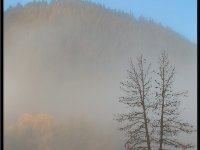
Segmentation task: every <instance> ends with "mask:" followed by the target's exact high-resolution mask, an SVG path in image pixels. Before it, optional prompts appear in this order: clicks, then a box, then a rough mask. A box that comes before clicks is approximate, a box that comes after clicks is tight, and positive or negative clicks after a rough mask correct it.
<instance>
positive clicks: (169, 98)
mask: <svg viewBox="0 0 200 150" xmlns="http://www.w3.org/2000/svg"><path fill="white" fill-rule="evenodd" d="M155 73H156V74H157V76H158V78H157V79H156V80H155V82H156V89H157V90H156V97H155V98H156V102H155V105H154V108H155V112H156V114H157V115H158V119H155V120H154V122H153V128H154V131H155V133H156V134H155V139H154V140H155V141H157V143H158V144H159V149H160V150H163V144H165V145H168V146H172V147H175V148H182V149H187V148H192V147H193V145H192V144H185V143H181V142H180V141H179V140H177V136H178V135H179V133H181V132H185V133H192V132H193V131H194V130H193V126H192V125H190V124H189V123H184V122H182V120H180V119H179V115H180V111H179V109H178V108H179V107H178V106H179V105H180V103H181V99H180V98H181V97H182V96H183V97H184V96H187V95H186V94H187V91H183V92H174V89H173V88H172V86H173V83H174V77H175V68H174V67H172V66H171V65H170V62H169V60H168V56H167V54H166V53H165V52H163V53H162V55H161V57H160V59H159V70H158V72H155ZM156 136H157V137H156ZM175 137H176V138H175Z"/></svg>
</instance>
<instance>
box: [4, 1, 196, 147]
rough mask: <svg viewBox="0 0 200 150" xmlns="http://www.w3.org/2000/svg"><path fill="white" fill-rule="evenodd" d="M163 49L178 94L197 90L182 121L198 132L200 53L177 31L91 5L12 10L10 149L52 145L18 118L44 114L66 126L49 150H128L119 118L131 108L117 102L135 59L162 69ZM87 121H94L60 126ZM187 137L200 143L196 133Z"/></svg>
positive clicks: (7, 96) (7, 35) (7, 64)
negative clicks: (140, 57) (173, 70)
mask: <svg viewBox="0 0 200 150" xmlns="http://www.w3.org/2000/svg"><path fill="white" fill-rule="evenodd" d="M163 49H166V50H167V53H168V55H169V58H170V62H171V63H172V64H174V65H175V66H176V70H177V74H176V83H177V84H176V85H177V89H180V90H181V91H182V90H184V89H187V90H189V95H188V98H187V99H188V100H187V101H184V102H183V107H186V109H185V111H183V114H182V115H181V117H182V120H183V122H184V121H187V120H188V121H189V122H191V123H192V124H193V125H194V126H196V111H197V109H196V99H197V97H196V95H197V91H196V87H195V85H196V83H197V80H196V74H197V71H196V66H197V63H196V62H197V58H196V53H197V47H196V45H195V44H194V43H191V42H190V41H188V40H187V39H185V38H184V37H182V36H181V35H179V34H177V33H176V32H174V31H173V30H171V29H170V28H167V27H164V26H162V25H161V24H160V23H156V22H154V21H153V20H148V19H147V18H145V17H140V18H135V17H134V16H132V15H131V14H127V13H124V12H120V11H118V10H111V9H107V8H105V7H104V6H102V5H96V4H93V3H90V2H85V1H84V2H83V1H74V0H68V1H65V2H64V1H63V2H62V3H61V2H56V1H54V2H52V3H50V4H48V3H45V2H30V3H28V4H26V5H25V6H22V5H20V4H19V5H18V6H17V7H13V8H10V9H8V10H6V11H5V14H4V110H5V112H4V115H5V116H4V118H5V120H4V121H5V128H9V127H10V126H13V129H12V131H9V129H8V130H7V129H5V136H6V138H5V143H7V144H6V146H7V150H13V149H14V150H16V146H17V147H19V149H26V150H27V149H30V150H31V148H34V149H35V147H37V148H38V149H39V145H41V144H39V143H40V142H39V141H40V140H41V141H43V142H44V141H45V140H43V137H41V139H40V138H39V137H38V136H37V134H36V133H38V132H39V131H40V129H38V128H37V129H36V130H38V131H36V130H35V129H32V127H31V126H30V124H29V125H28V128H23V129H22V130H21V129H20V130H19V128H18V127H16V124H17V123H16V122H15V120H16V119H17V118H18V117H19V116H21V114H24V113H32V114H40V113H41V112H44V113H45V114H51V115H52V116H54V118H55V119H56V120H58V121H55V122H56V125H55V126H53V128H52V130H53V132H50V133H53V134H52V139H51V140H49V142H50V143H51V144H49V145H51V146H52V147H48V148H49V149H56V150H62V149H63V150H64V149H65V148H66V147H69V148H71V149H75V150H77V149H81V150H82V149H83V148H84V149H87V150H90V149H92V150H94V149H95V150H97V149H99V150H102V149H104V150H111V149H113V150H122V149H124V147H123V144H124V143H125V141H124V139H125V138H126V136H124V135H123V134H122V133H121V132H119V131H117V128H118V124H117V123H116V121H115V120H113V114H116V113H120V112H123V111H125V110H126V109H125V108H124V107H123V106H122V105H121V104H118V103H117V102H116V98H117V97H120V95H121V94H120V92H122V91H121V90H120V88H119V81H122V80H123V79H124V78H125V76H124V74H125V73H124V72H125V70H126V66H127V63H128V59H129V57H135V56H138V55H139V54H144V56H148V59H147V60H151V63H152V64H157V59H155V58H157V57H158V55H159V54H160V53H161V52H162V50H163ZM152 68H156V66H152ZM186 70H187V71H186ZM183 74H184V76H183ZM153 76H154V75H153ZM152 81H154V80H152ZM183 81H184V82H183ZM150 97H151V96H150ZM150 97H149V98H150ZM146 100H147V99H146ZM146 104H147V103H146ZM81 115H83V116H87V117H86V118H83V121H80V122H79V120H80V119H77V120H76V121H74V124H73V123H72V124H71V125H69V124H70V123H71V122H73V121H67V123H66V124H65V123H64V125H63V124H61V125H60V124H59V122H62V121H63V120H65V119H68V118H76V116H81ZM35 117H36V116H35ZM35 117H33V118H35ZM148 117H150V116H148ZM36 118H37V117H36ZM42 118H43V117H42ZM81 118H82V117H81ZM157 119H160V118H159V117H158V118H157ZM34 120H35V119H34ZM36 120H37V119H36ZM39 120H40V119H39ZM39 120H38V121H39ZM147 120H148V119H147ZM39 122H40V121H39ZM91 122H94V123H91ZM57 123H58V124H57ZM68 123H69V124H68ZM42 124H43V123H42ZM44 124H45V123H44ZM83 124H85V126H83ZM147 124H148V125H150V122H148V121H147ZM61 126H62V127H61ZM148 127H149V130H148V132H149V133H151V132H152V129H151V128H150V126H148ZM142 129H144V128H142ZM45 130H46V129H45ZM103 131H104V132H105V133H103ZM155 131H157V132H159V131H160V130H159V128H155ZM35 132H36V133H35ZM48 134H49V133H48ZM48 134H44V135H48ZM17 137H20V138H17ZM179 137H180V136H179ZM150 138H152V137H151V134H150ZM180 138H181V139H182V140H183V141H185V142H188V143H189V142H194V145H196V133H193V134H191V135H188V136H182V135H181V137H180ZM30 139H32V140H30ZM75 139H78V140H77V141H75ZM47 141H48V140H47ZM77 142H78V143H79V142H80V143H79V144H78V145H77ZM24 143H27V144H24ZM41 143H42V142H41ZM44 143H45V142H44ZM53 143H54V144H53ZM23 144H24V145H23ZM34 145H37V146H35V147H34ZM145 145H146V144H145ZM64 147H65V148H64ZM40 148H42V147H40Z"/></svg>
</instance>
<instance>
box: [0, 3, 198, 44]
mask: <svg viewBox="0 0 200 150" xmlns="http://www.w3.org/2000/svg"><path fill="white" fill-rule="evenodd" d="M30 1H31V0H4V9H7V8H8V7H9V6H10V5H12V6H15V5H16V4H17V3H18V2H20V3H21V4H26V3H27V2H30ZM47 1H48V2H49V1H50V0H47ZM89 1H92V2H96V3H100V4H103V5H105V6H106V7H109V8H112V9H119V10H122V11H125V12H132V13H133V14H134V15H135V16H136V17H138V16H141V15H143V16H145V17H147V18H150V19H153V20H155V21H156V22H160V23H161V24H162V25H164V26H168V27H170V28H172V29H173V30H174V31H176V32H178V33H180V34H181V35H183V36H184V37H186V38H187V39H189V40H190V41H192V42H194V43H196V41H197V0H153V1H149V0H123V1H122V0H89Z"/></svg>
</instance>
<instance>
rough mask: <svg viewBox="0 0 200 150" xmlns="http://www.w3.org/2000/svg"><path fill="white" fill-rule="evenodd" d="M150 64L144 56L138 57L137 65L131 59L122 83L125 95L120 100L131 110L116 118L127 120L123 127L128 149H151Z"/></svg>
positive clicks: (121, 120) (120, 120) (122, 120)
mask: <svg viewBox="0 0 200 150" xmlns="http://www.w3.org/2000/svg"><path fill="white" fill-rule="evenodd" d="M149 70H150V64H146V60H145V59H144V58H143V56H141V57H139V58H137V63H136V66H135V65H134V64H133V62H132V60H131V61H130V70H127V73H128V78H127V81H126V82H122V83H121V89H122V90H123V91H124V92H125V97H120V99H119V102H122V103H124V104H126V105H128V106H129V108H130V109H129V110H130V112H128V113H127V114H119V115H117V118H116V120H117V121H119V122H127V124H126V126H124V127H121V128H120V130H121V131H124V132H125V134H126V135H127V136H128V140H127V141H126V143H125V148H126V149H128V150H132V149H134V150H146V149H148V150H151V141H150V134H149V128H148V126H149V122H150V120H149V117H148V114H147V113H148V111H149V108H150V101H149V100H150V99H149V97H150V94H151V93H150V89H151V87H152V86H151V79H152V78H151V77H149Z"/></svg>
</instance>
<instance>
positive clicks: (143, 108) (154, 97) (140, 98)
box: [115, 52, 195, 150]
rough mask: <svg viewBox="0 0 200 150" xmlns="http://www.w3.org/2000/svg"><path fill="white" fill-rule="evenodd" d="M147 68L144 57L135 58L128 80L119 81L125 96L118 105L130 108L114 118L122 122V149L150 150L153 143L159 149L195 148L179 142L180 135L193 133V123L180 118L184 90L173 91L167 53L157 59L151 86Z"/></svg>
mask: <svg viewBox="0 0 200 150" xmlns="http://www.w3.org/2000/svg"><path fill="white" fill-rule="evenodd" d="M150 66H151V65H150V64H149V65H146V59H145V58H143V56H140V57H138V58H137V60H136V63H133V61H132V60H131V61H130V69H128V70H127V74H128V77H127V81H126V82H121V89H122V90H123V91H124V92H125V96H124V97H120V100H119V102H121V103H123V104H126V105H128V106H129V107H128V111H129V113H126V114H118V115H117V116H116V118H115V119H116V120H117V121H118V122H120V123H123V127H121V128H120V129H119V130H121V131H124V132H125V135H126V136H127V137H128V140H127V141H126V142H125V149H126V150H133V149H134V150H137V149H138V150H140V149H144V150H146V149H148V150H151V149H155V148H152V145H153V146H154V147H155V145H156V144H159V148H158V149H159V150H163V149H166V148H168V147H169V146H171V147H172V148H175V149H177V148H178V149H179V148H181V149H189V148H194V145H192V144H190V143H189V144H187V143H185V142H181V141H180V140H179V138H180V137H179V136H178V135H179V134H180V133H187V134H191V133H193V132H194V131H195V130H194V127H193V125H192V124H190V123H187V122H183V121H182V120H181V119H180V109H179V105H180V104H181V101H182V100H183V98H182V97H184V96H186V94H187V91H179V92H176V91H175V90H174V88H173V85H174V82H175V68H174V67H173V66H171V64H170V61H169V59H168V55H167V54H166V52H163V53H162V55H161V56H160V58H159V67H158V71H157V70H156V71H154V73H155V74H156V75H157V76H158V78H156V79H154V80H155V83H154V84H153V83H152V75H151V74H150V72H151V70H150ZM174 86H175V85H174ZM153 87H154V88H153ZM152 88H153V90H152ZM155 89H156V90H155ZM153 91H154V92H153ZM153 93H154V94H153ZM124 124H125V125H124ZM166 146H167V147H166Z"/></svg>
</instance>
